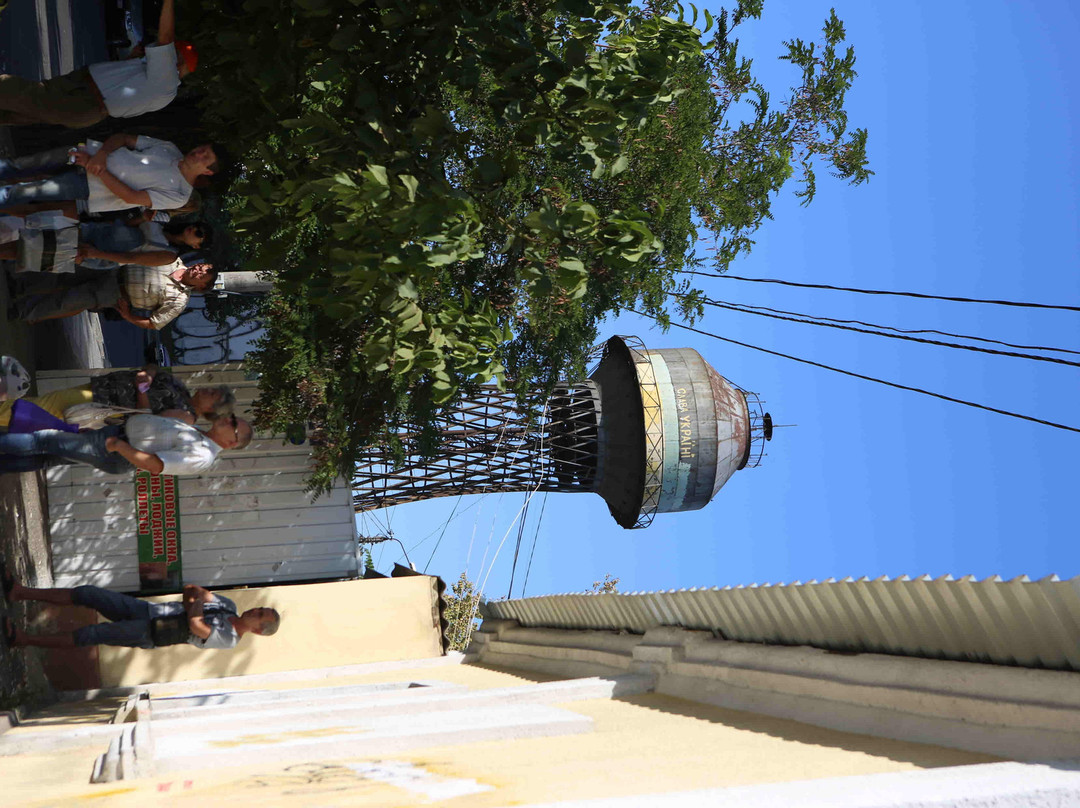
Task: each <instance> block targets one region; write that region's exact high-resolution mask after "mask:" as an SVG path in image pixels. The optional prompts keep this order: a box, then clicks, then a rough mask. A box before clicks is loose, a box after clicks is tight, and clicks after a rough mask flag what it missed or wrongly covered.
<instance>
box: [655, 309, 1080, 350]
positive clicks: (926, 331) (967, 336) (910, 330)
mask: <svg viewBox="0 0 1080 808" xmlns="http://www.w3.org/2000/svg"><path fill="white" fill-rule="evenodd" d="M683 296H684V295H675V297H683ZM714 302H726V301H714ZM729 305H732V306H740V307H742V308H744V309H757V310H759V311H769V312H772V313H773V314H790V315H793V316H795V317H810V318H812V319H814V320H822V321H824V322H828V323H844V324H847V325H865V326H867V327H868V328H880V329H882V330H885V331H892V332H894V333H897V334H937V335H938V336H941V337H952V338H954V339H969V340H972V341H974V342H986V343H989V344H991V345H1002V346H1004V347H1006V348H1016V349H1018V350H1021V351H1053V352H1055V353H1063V354H1072V355H1073V356H1080V351H1073V350H1070V349H1068V348H1051V347H1048V346H1046V345H1021V344H1017V343H1015V342H1005V341H1003V340H999V339H991V338H990V337H978V336H975V335H973V334H953V333H952V332H951V331H939V330H938V329H936V328H897V327H896V326H892V325H881V324H880V323H867V322H865V321H863V320H839V319H836V318H834V317H823V316H821V315H815V314H802V313H800V312H795V311H785V310H784V309H771V308H769V307H768V306H752V305H750V304H749V303H731V304H729Z"/></svg>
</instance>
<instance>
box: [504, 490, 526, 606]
mask: <svg viewBox="0 0 1080 808" xmlns="http://www.w3.org/2000/svg"><path fill="white" fill-rule="evenodd" d="M531 501H532V497H529V498H528V499H526V500H525V513H523V514H522V515H521V521H520V522H518V534H517V543H516V544H515V545H514V564H513V566H511V567H510V588H509V589H507V590H506V598H507V600H509V599H510V595H511V594H513V592H514V576H515V575H516V574H517V563H518V554H519V553H520V552H521V538H522V536H523V535H524V534H525V520H526V519H528V518H529V503H530V502H531Z"/></svg>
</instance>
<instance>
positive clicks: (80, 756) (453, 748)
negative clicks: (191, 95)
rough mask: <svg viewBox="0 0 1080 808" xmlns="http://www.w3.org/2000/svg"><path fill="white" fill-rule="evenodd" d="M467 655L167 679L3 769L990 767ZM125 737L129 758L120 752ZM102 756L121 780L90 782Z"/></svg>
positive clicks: (360, 789) (572, 794) (637, 685)
mask: <svg viewBox="0 0 1080 808" xmlns="http://www.w3.org/2000/svg"><path fill="white" fill-rule="evenodd" d="M459 660H460V657H457V658H455V657H449V658H440V659H431V660H425V661H423V662H420V663H410V662H403V663H400V664H396V665H395V664H382V665H371V666H360V667H354V668H352V669H349V670H338V671H302V672H296V673H292V674H270V675H262V676H251V677H244V678H243V679H235V680H224V681H204V682H180V683H176V682H174V683H169V684H165V685H151V686H150V687H149V688H148V691H149V698H148V700H146V702H147V703H146V704H145V705H143V704H141V701H140V700H138V699H133V701H140V703H139V704H138V705H137V706H135V707H133V708H132V712H131V714H129V715H128V716H127V717H126V720H127V721H128V722H130V723H121V724H119V725H108V726H100V725H99V726H87V719H88V717H89V716H90V715H93V711H92V710H91V709H88V707H87V706H84V705H82V704H79V705H74V704H68V705H66V706H62V707H61V708H60V709H55V710H54V711H53V712H52V713H50V714H49V715H47V716H42V719H41V726H39V727H37V728H30V727H28V728H26V729H27V731H26V732H22V733H21V734H22V738H21V739H18V738H17V737H16V736H18V735H20V729H19V728H16V729H15V730H13V731H12V732H11V735H12V737H11V739H10V740H11V743H12V744H15V742H16V741H17V740H18V742H19V743H21V744H22V749H21V751H22V753H23V755H24V756H25V757H24V759H23V760H22V765H21V766H20V765H17V763H18V761H16V760H12V759H10V758H5V757H4V754H5V751H4V740H3V739H0V777H5V787H6V788H8V789H13V790H11V791H8V794H10V795H12V796H15V797H21V796H32V797H33V798H34V799H39V800H43V799H45V798H46V797H48V798H49V799H50V800H51V801H52V802H53V804H56V803H60V802H62V803H65V804H67V803H71V802H74V801H76V800H81V799H89V798H93V797H95V796H108V798H109V800H110V805H116V806H121V807H122V806H124V805H126V804H131V805H136V804H142V805H145V804H146V802H147V800H149V801H154V802H157V801H160V800H161V799H162V796H161V794H162V792H168V794H169V797H170V798H184V799H185V800H190V804H192V805H195V804H203V803H204V802H205V801H213V802H229V803H237V804H241V805H246V804H252V803H257V804H273V805H277V804H318V805H326V804H333V805H342V806H344V805H360V806H387V805H395V806H403V807H404V806H426V805H439V806H444V805H445V806H447V808H453V806H465V805H468V806H469V807H470V808H495V807H496V806H505V805H528V804H532V803H536V802H545V803H546V802H551V801H557V800H583V799H597V798H613V799H619V798H621V799H626V800H632V799H633V798H634V797H635V795H657V794H663V793H670V792H677V791H685V790H687V789H716V788H729V787H754V786H765V785H768V784H775V783H788V782H794V781H814V780H818V779H820V778H829V777H848V776H852V775H860V776H873V775H884V774H889V773H894V774H895V773H902V772H913V773H916V772H919V771H921V770H924V769H936V768H937V767H950V766H952V767H955V766H960V767H967V766H969V764H984V763H990V762H992V761H991V759H990V758H988V757H986V756H983V755H977V754H971V753H967V752H961V751H958V750H951V749H944V748H941V747H936V746H930V745H922V744H912V743H905V742H901V741H894V740H889V739H883V738H874V737H870V736H864V735H854V734H850V733H843V732H836V731H833V730H828V729H823V728H820V727H813V726H809V725H806V724H800V723H798V722H794V721H788V720H784V719H778V718H773V717H770V716H764V715H755V714H752V713H745V712H739V711H733V710H726V709H722V708H718V707H715V706H713V705H709V704H702V703H697V702H693V701H688V700H684V699H679V698H673V697H671V696H665V695H661V694H656V693H651V692H648V691H649V688H650V686H651V683H650V681H649V679H648V677H640V676H625V675H624V676H622V677H617V678H614V679H597V678H586V679H578V680H570V681H565V680H562V681H559V680H556V681H551V680H550V677H548V676H544V675H542V674H540V675H532V674H527V673H521V672H516V671H502V670H497V669H491V668H488V667H484V666H476V665H468V664H464V665H463V664H454V663H455V662H458V661H459ZM391 683H393V685H394V686H393V687H388V686H387V685H389V684H391ZM410 685H411V686H410ZM418 685H420V686H418ZM236 688H250V689H251V690H254V691H256V692H247V693H245V692H243V691H242V690H238V689H236ZM65 710H66V711H67V713H68V715H66V716H65ZM99 715H100V714H99ZM136 717H137V720H136ZM65 718H66V719H67V720H69V721H70V723H68V724H64V721H65ZM99 721H100V718H99ZM31 729H33V730H34V731H30V730H31ZM123 733H126V735H125V737H127V736H131V741H132V742H131V744H130V748H128V749H125V746H124V745H125V742H124V741H121V742H120V744H119V749H118V750H117V751H116V752H115V754H113V753H106V752H105V750H106V748H107V747H108V746H109V744H110V742H111V741H112V740H113V738H115V737H117V736H119V735H121V734H123ZM50 734H55V736H56V737H55V738H51V739H50V738H49V737H47V736H48V735H50ZM140 738H141V739H140ZM140 744H141V746H140ZM95 749H96V750H97V752H98V755H102V754H103V753H104V757H105V758H107V759H108V758H110V755H111V758H112V759H111V762H110V764H109V765H111V766H113V767H114V774H115V775H118V776H119V779H122V780H123V782H112V783H102V784H98V785H89V784H87V782H86V779H87V778H88V776H89V773H90V768H91V764H92V755H91V753H92V751H93V750H95ZM48 759H51V760H52V761H53V766H54V768H53V769H52V770H51V771H50V767H49V766H48V765H46V763H45V761H46V760H48ZM62 760H66V761H68V762H69V763H70V765H58V764H59V762H60V761H62ZM35 761H36V764H35ZM5 763H8V764H16V765H9V766H7V767H5V765H4V764H5ZM35 765H36V768H35ZM72 767H77V772H73V771H72ZM98 770H99V771H100V770H101V766H100V764H99V766H98ZM5 771H6V772H7V774H6V775H5ZM184 804H188V802H186V801H185V802H184ZM627 804H638V805H640V804H642V803H641V802H640V801H639V802H636V803H635V802H632V801H631V802H629V803H627ZM682 804H684V805H701V804H707V803H705V802H696V801H694V800H693V799H690V800H686V801H684V802H683V803H682ZM744 804H755V803H753V802H752V801H751V802H748V803H744ZM756 804H779V803H756Z"/></svg>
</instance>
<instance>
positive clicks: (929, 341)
mask: <svg viewBox="0 0 1080 808" xmlns="http://www.w3.org/2000/svg"><path fill="white" fill-rule="evenodd" d="M674 297H684V295H678V294H676V295H674ZM701 302H702V303H703V304H704V305H706V306H713V307H715V308H718V309H728V310H730V311H737V312H741V313H743V314H756V315H758V316H760V317H771V318H773V319H774V320H786V321H788V322H790V323H803V324H804V325H819V326H822V327H823V328H838V329H840V330H842V331H854V332H855V333H857V334H872V335H874V336H876V337H887V338H888V339H902V340H907V341H908V342H921V343H923V344H924V345H939V346H941V347H943V348H955V349H957V350H960V351H975V352H976V353H985V354H992V355H994V356H1011V357H1014V358H1017V359H1030V360H1031V361H1033V362H1053V363H1054V364H1057V365H1069V366H1071V367H1074V368H1080V362H1073V361H1071V360H1069V359H1060V358H1058V357H1056V356H1036V355H1034V354H1027V353H1018V352H1016V351H999V350H997V349H995V348H982V347H980V346H978V345H960V344H959V343H956V342H942V341H941V340H936V339H926V338H925V337H913V336H911V335H910V334H887V333H885V332H883V331H874V330H872V329H868V328H858V327H856V326H853V325H841V324H839V323H834V322H823V321H821V320H817V319H812V320H811V319H804V317H785V316H784V315H783V314H774V313H772V312H771V311H758V310H755V309H753V308H744V307H742V306H740V305H738V304H735V303H726V302H724V301H722V300H709V299H708V298H706V299H705V300H702V301H701ZM792 313H793V312H792ZM1050 350H1053V349H1050Z"/></svg>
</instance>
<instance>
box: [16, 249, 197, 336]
mask: <svg viewBox="0 0 1080 808" xmlns="http://www.w3.org/2000/svg"><path fill="white" fill-rule="evenodd" d="M42 274H44V273H42ZM76 278H77V280H78V281H79V282H78V283H76V284H75V285H74V286H69V287H68V288H66V289H59V290H55V291H51V292H48V293H46V294H36V295H35V294H31V295H27V296H25V297H23V298H21V299H19V300H18V301H16V303H15V307H14V315H15V316H16V317H18V318H19V319H21V320H26V321H27V322H30V323H36V322H40V321H42V320H52V319H55V318H58V317H71V316H72V315H74V314H78V313H79V312H81V311H86V310H97V309H107V308H112V309H116V310H117V311H118V312H119V313H120V316H121V317H123V318H124V319H125V320H127V321H128V322H129V323H132V324H133V325H137V326H139V328H146V329H150V330H157V329H159V328H163V327H164V326H165V325H166V324H168V323H169V322H171V321H172V320H174V319H176V318H177V317H178V316H179V315H180V313H181V312H182V311H183V310H184V309H185V308H187V304H188V300H189V299H190V297H191V294H192V293H193V292H198V293H201V292H205V291H206V290H208V289H210V288H211V287H212V286H213V285H214V280H215V279H216V278H217V270H215V269H214V268H213V266H211V265H210V264H209V263H206V262H200V263H196V264H192V265H191V266H187V265H185V264H184V262H183V261H181V260H180V259H179V258H178V259H177V260H176V261H174V262H173V263H171V264H166V265H165V266H159V267H144V266H140V265H138V264H126V265H124V266H122V267H120V268H119V269H114V270H106V271H102V270H83V269H80V270H78V271H77V273H76ZM49 280H52V279H49ZM132 309H143V310H145V311H147V312H149V314H148V315H147V316H140V315H137V314H134V313H133V312H132Z"/></svg>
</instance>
